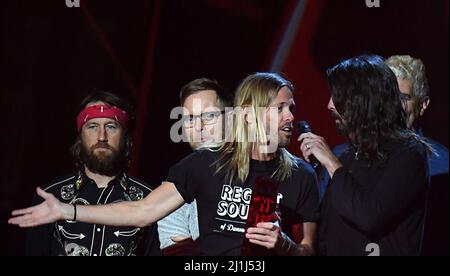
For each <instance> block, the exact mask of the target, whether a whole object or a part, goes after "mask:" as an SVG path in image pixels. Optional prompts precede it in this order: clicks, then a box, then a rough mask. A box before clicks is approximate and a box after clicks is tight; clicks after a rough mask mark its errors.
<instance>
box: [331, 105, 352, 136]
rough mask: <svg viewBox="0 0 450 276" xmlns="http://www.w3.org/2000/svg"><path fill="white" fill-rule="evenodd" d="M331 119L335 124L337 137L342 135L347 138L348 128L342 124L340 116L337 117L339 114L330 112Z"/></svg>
mask: <svg viewBox="0 0 450 276" xmlns="http://www.w3.org/2000/svg"><path fill="white" fill-rule="evenodd" d="M331 117H333V119H334V120H335V122H336V132H337V134H339V135H343V136H347V134H348V128H347V126H346V124H345V122H344V120H343V119H342V117H341V115H339V113H337V112H335V111H332V112H331Z"/></svg>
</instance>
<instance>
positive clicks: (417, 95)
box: [386, 55, 449, 256]
mask: <svg viewBox="0 0 450 276" xmlns="http://www.w3.org/2000/svg"><path fill="white" fill-rule="evenodd" d="M386 63H387V65H388V66H389V67H390V68H391V70H392V71H394V73H395V76H396V77H397V81H398V84H399V88H400V92H401V94H400V98H401V99H402V103H403V109H404V110H405V113H406V123H407V126H408V128H410V129H411V130H413V131H414V132H416V133H417V134H418V135H419V136H421V137H424V135H423V131H422V128H421V119H422V118H423V115H424V113H425V111H426V110H427V108H428V105H429V104H430V93H429V91H430V87H429V85H428V79H427V76H426V74H425V65H424V64H423V62H422V61H421V60H420V59H417V58H413V57H411V56H408V55H396V56H391V57H389V58H388V59H387V60H386ZM425 139H426V141H427V142H428V143H429V144H430V145H431V147H432V148H433V151H434V152H431V153H430V154H429V155H428V166H429V169H430V177H431V185H430V190H429V195H430V196H429V202H428V206H427V215H426V221H425V232H424V239H423V248H422V254H423V255H444V256H446V255H448V252H449V250H448V249H449V248H448V149H447V148H446V147H445V146H443V145H442V144H440V143H438V142H436V141H434V140H432V139H430V138H428V137H427V138H425Z"/></svg>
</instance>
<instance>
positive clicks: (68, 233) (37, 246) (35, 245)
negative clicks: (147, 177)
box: [26, 171, 161, 256]
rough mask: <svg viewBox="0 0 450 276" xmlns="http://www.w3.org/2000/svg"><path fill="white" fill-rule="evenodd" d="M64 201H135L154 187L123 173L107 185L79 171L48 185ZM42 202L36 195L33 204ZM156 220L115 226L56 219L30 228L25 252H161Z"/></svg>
mask: <svg viewBox="0 0 450 276" xmlns="http://www.w3.org/2000/svg"><path fill="white" fill-rule="evenodd" d="M45 191H47V192H49V193H52V194H53V195H54V196H55V197H56V198H58V199H59V200H60V201H62V202H64V203H71V204H72V203H76V204H78V205H98V204H107V203H113V202H119V201H136V200H140V199H142V198H144V197H145V196H146V195H148V194H149V193H150V192H151V191H152V188H151V187H150V186H149V185H148V184H146V183H145V182H142V181H140V180H137V179H136V178H132V177H129V176H127V175H126V174H121V175H119V176H118V177H116V178H114V179H113V180H112V181H110V182H109V184H108V186H107V187H105V188H98V187H97V185H96V184H95V182H94V181H93V180H92V179H89V178H88V177H87V176H86V175H85V174H84V173H82V172H81V171H80V172H77V173H74V174H72V175H69V176H67V177H64V178H63V179H61V180H57V181H55V182H53V183H52V184H50V185H48V186H47V187H45ZM40 202H42V199H41V198H38V197H37V196H35V198H34V200H33V203H34V204H33V205H35V204H38V203H40ZM155 227H156V224H155V225H154V226H150V227H146V228H142V229H141V228H136V227H113V226H105V225H98V224H88V223H81V222H72V221H57V222H56V223H52V224H47V225H43V226H39V227H35V228H31V229H29V230H28V231H27V235H26V254H27V255H32V256H56V255H69V256H130V255H160V254H161V253H160V251H159V241H158V236H157V232H156V229H155Z"/></svg>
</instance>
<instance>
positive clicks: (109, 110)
mask: <svg viewBox="0 0 450 276" xmlns="http://www.w3.org/2000/svg"><path fill="white" fill-rule="evenodd" d="M95 118H110V119H113V120H115V121H117V122H118V123H119V124H120V125H121V126H122V127H126V126H127V123H128V121H129V120H130V117H129V116H128V114H127V113H126V112H125V111H123V110H122V109H120V108H118V107H115V106H109V105H106V104H100V105H93V106H89V107H86V108H85V109H83V110H82V111H81V112H80V114H78V116H77V127H78V131H80V130H81V127H82V126H83V125H84V124H85V123H86V122H87V121H89V120H92V119H95Z"/></svg>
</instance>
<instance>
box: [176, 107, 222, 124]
mask: <svg viewBox="0 0 450 276" xmlns="http://www.w3.org/2000/svg"><path fill="white" fill-rule="evenodd" d="M224 113H225V111H223V110H222V111H212V112H205V113H202V114H200V115H184V116H183V125H184V126H185V127H193V126H194V124H195V122H196V121H197V118H200V121H201V122H202V124H203V125H212V124H215V123H216V122H217V119H218V118H219V117H220V115H222V114H224Z"/></svg>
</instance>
